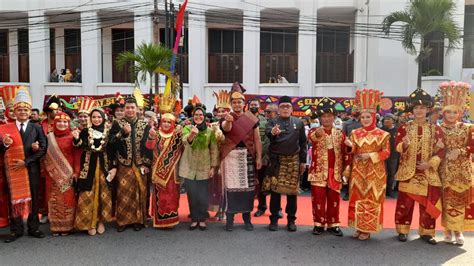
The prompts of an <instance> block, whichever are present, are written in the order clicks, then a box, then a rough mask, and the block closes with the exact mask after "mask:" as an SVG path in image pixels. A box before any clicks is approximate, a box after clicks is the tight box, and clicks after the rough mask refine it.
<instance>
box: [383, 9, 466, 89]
mask: <svg viewBox="0 0 474 266" xmlns="http://www.w3.org/2000/svg"><path fill="white" fill-rule="evenodd" d="M455 8H456V4H455V3H454V2H453V1H452V0H411V1H410V5H409V6H408V7H407V8H406V9H405V10H404V11H396V12H393V13H391V14H390V15H388V16H387V17H385V19H384V20H383V22H382V25H383V27H382V31H383V32H384V33H385V34H386V35H389V34H390V30H391V28H392V25H393V24H394V23H397V22H400V23H402V24H403V25H402V26H401V29H400V31H401V33H400V34H401V38H402V46H403V48H404V49H405V50H406V51H407V52H408V53H409V54H412V55H416V56H417V57H416V62H417V63H418V82H417V86H418V88H420V87H421V76H422V63H423V61H424V60H425V59H426V58H428V57H429V55H430V53H431V49H430V47H429V46H428V45H427V44H426V43H425V40H426V37H427V35H429V34H432V33H440V34H442V35H443V36H444V38H446V39H447V40H448V46H447V47H446V48H447V49H446V54H447V53H449V52H450V51H451V50H453V49H454V48H456V47H457V46H458V45H459V44H460V43H461V30H460V28H459V27H458V25H457V24H456V23H455V22H454V21H453V19H452V17H453V13H454V11H455ZM416 38H419V40H420V42H419V44H420V48H419V50H418V51H417V47H416V44H418V43H417V40H416Z"/></svg>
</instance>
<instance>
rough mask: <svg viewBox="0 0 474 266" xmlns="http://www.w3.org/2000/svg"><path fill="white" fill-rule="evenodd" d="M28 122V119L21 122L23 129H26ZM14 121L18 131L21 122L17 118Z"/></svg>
mask: <svg viewBox="0 0 474 266" xmlns="http://www.w3.org/2000/svg"><path fill="white" fill-rule="evenodd" d="M28 122H30V120H26V121H25V122H23V131H26V127H27V126H28ZM15 123H16V127H17V128H18V131H20V129H21V123H22V122H19V121H18V120H16V121H15Z"/></svg>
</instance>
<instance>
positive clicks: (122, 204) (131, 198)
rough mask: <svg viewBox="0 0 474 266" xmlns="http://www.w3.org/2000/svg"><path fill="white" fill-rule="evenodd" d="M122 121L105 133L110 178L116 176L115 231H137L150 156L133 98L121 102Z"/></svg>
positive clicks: (142, 214)
mask: <svg viewBox="0 0 474 266" xmlns="http://www.w3.org/2000/svg"><path fill="white" fill-rule="evenodd" d="M124 109H125V117H124V118H122V119H119V120H115V121H114V123H113V125H112V128H111V129H110V133H109V145H107V148H108V149H110V150H109V151H108V152H109V154H111V157H112V158H111V159H110V160H111V161H112V162H113V166H112V167H111V168H112V169H111V170H110V172H111V176H112V177H114V176H115V175H116V176H117V208H116V218H117V225H118V228H117V231H118V232H123V231H124V230H125V228H126V226H133V229H134V230H135V231H140V230H141V229H142V228H143V226H144V224H145V221H146V214H147V208H146V206H147V202H148V200H149V199H148V198H147V173H148V172H149V167H150V165H151V159H152V157H153V152H152V151H150V150H148V149H146V140H147V138H148V134H149V131H150V127H149V126H148V124H147V123H146V122H145V121H144V120H143V119H140V118H138V116H137V111H138V105H137V101H136V100H135V98H133V97H130V98H127V99H126V100H125V108H124Z"/></svg>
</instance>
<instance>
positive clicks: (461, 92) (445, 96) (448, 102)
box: [439, 81, 471, 111]
mask: <svg viewBox="0 0 474 266" xmlns="http://www.w3.org/2000/svg"><path fill="white" fill-rule="evenodd" d="M470 88H471V85H470V84H469V83H465V82H455V81H451V82H443V83H441V84H440V85H439V92H440V95H441V99H442V104H443V111H446V110H450V111H462V110H463V109H464V108H465V107H466V99H467V98H468V97H469V89H470Z"/></svg>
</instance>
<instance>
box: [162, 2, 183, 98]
mask: <svg viewBox="0 0 474 266" xmlns="http://www.w3.org/2000/svg"><path fill="white" fill-rule="evenodd" d="M187 4H188V0H186V1H184V4H183V5H182V6H181V8H180V9H179V11H178V15H177V17H176V26H175V30H176V39H175V41H174V47H173V57H172V58H171V66H170V72H171V75H173V74H174V70H175V66H176V56H177V54H178V48H179V41H180V40H181V31H182V30H183V23H184V14H185V11H186V5H187ZM170 93H171V79H169V78H168V81H167V82H166V87H165V91H164V93H163V95H164V96H167V95H169V94H170Z"/></svg>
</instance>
